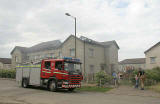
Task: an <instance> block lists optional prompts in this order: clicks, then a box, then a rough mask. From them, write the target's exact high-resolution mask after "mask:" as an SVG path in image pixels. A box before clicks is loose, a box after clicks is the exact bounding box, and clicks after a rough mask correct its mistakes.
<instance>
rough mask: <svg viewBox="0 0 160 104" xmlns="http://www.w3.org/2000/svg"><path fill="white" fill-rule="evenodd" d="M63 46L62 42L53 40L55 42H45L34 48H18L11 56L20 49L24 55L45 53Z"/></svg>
mask: <svg viewBox="0 0 160 104" xmlns="http://www.w3.org/2000/svg"><path fill="white" fill-rule="evenodd" d="M60 45H61V42H60V40H53V41H48V42H43V43H40V44H37V45H34V46H32V47H29V48H27V47H20V46H16V47H15V48H14V49H13V50H12V52H11V54H12V53H13V51H14V50H15V49H19V50H20V51H21V52H22V53H32V52H38V51H45V50H52V49H56V48H58V47H59V46H60Z"/></svg>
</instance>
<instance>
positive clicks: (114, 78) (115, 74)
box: [112, 71, 117, 87]
mask: <svg viewBox="0 0 160 104" xmlns="http://www.w3.org/2000/svg"><path fill="white" fill-rule="evenodd" d="M112 76H113V80H114V86H115V87H117V73H116V72H115V71H114V72H113V74H112Z"/></svg>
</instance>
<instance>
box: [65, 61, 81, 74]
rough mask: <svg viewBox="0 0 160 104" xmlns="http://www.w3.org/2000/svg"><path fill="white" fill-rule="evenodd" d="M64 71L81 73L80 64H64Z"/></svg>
mask: <svg viewBox="0 0 160 104" xmlns="http://www.w3.org/2000/svg"><path fill="white" fill-rule="evenodd" d="M64 70H66V71H69V72H70V71H73V72H81V64H77V63H67V62H65V63H64Z"/></svg>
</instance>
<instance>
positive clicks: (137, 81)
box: [135, 74, 139, 88]
mask: <svg viewBox="0 0 160 104" xmlns="http://www.w3.org/2000/svg"><path fill="white" fill-rule="evenodd" d="M135 80H136V85H135V88H138V86H139V78H138V74H136V75H135Z"/></svg>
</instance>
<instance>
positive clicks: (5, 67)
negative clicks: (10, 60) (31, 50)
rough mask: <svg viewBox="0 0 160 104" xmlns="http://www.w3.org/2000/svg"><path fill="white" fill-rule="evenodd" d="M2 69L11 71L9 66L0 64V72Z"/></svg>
mask: <svg viewBox="0 0 160 104" xmlns="http://www.w3.org/2000/svg"><path fill="white" fill-rule="evenodd" d="M2 69H11V64H3V63H2V62H0V70H2Z"/></svg>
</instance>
